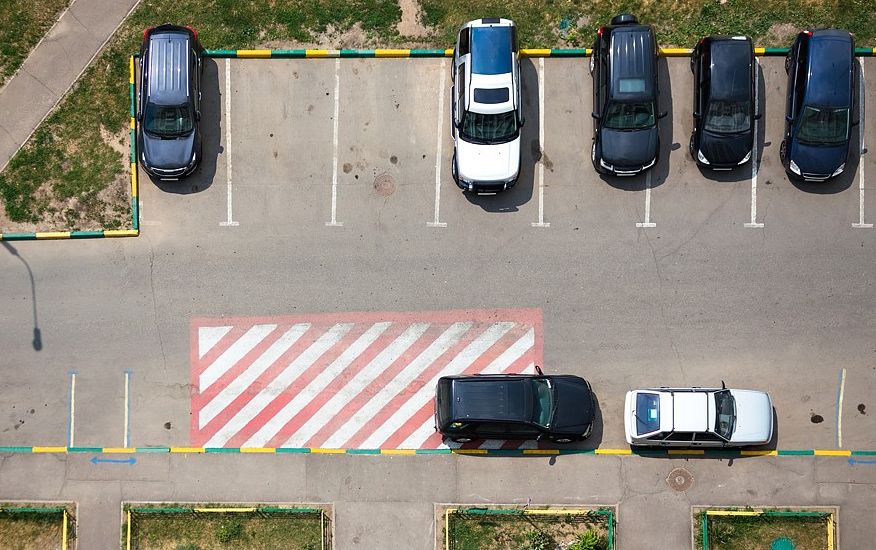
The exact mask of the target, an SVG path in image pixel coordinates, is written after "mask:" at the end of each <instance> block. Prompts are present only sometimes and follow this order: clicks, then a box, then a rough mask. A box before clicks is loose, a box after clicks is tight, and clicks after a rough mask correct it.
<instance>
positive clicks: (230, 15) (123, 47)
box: [0, 0, 876, 231]
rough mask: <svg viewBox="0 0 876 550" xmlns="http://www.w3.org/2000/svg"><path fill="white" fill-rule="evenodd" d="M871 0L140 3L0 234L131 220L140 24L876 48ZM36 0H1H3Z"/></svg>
mask: <svg viewBox="0 0 876 550" xmlns="http://www.w3.org/2000/svg"><path fill="white" fill-rule="evenodd" d="M32 1H33V0H29V2H32ZM872 1H873V0H839V1H835V2H824V1H819V2H815V1H811V0H802V1H795V2H791V1H790V0H775V1H771V0H760V1H757V0H727V1H726V2H725V3H724V4H721V3H720V0H709V1H706V0H699V1H691V0H682V1H677V2H657V1H656V0H652V1H606V0H594V1H586V2H585V1H583V0H544V1H534V0H502V1H501V2H499V1H497V0H484V1H482V2H478V3H476V4H472V3H471V2H469V1H467V0H465V1H464V0H422V15H423V23H424V24H425V25H427V26H428V28H429V29H430V31H429V34H428V35H427V36H426V37H424V38H418V39H416V41H415V42H409V41H407V40H406V39H405V38H404V37H401V36H399V35H398V33H397V31H396V24H397V23H398V22H399V20H400V19H401V10H400V8H399V5H398V4H397V3H396V2H395V1H392V0H315V1H308V2H305V1H303V0H271V1H267V0H265V1H262V0H247V1H243V0H197V1H196V0H143V1H142V2H141V3H140V5H139V6H138V7H137V9H136V10H135V11H134V13H133V14H132V15H131V17H130V18H129V19H128V20H127V21H126V22H125V23H124V24H123V25H122V26H121V28H120V29H119V31H118V32H117V33H116V35H115V37H114V38H113V39H112V40H111V42H110V43H109V45H108V47H107V49H106V50H105V51H104V52H103V53H102V54H101V55H100V56H99V57H98V59H97V60H96V61H95V62H94V63H92V65H91V67H90V68H89V69H88V70H87V71H86V72H85V74H84V75H83V77H82V78H81V79H80V81H79V82H78V84H77V85H76V86H75V87H74V90H73V91H72V92H71V93H70V94H69V96H68V97H67V98H66V99H65V100H64V101H63V102H62V103H61V106H60V107H59V109H58V110H57V111H55V112H54V113H53V114H52V115H51V116H50V117H49V118H48V119H47V120H46V121H45V122H44V123H43V124H42V125H41V126H40V128H39V129H38V130H37V132H36V133H35V134H34V136H33V138H32V139H31V140H30V141H29V142H28V144H27V145H26V146H25V147H24V148H23V149H22V150H21V151H19V153H18V154H17V155H16V156H15V157H14V158H13V159H12V161H11V162H10V164H9V166H8V167H7V168H6V170H5V171H4V172H3V173H0V203H2V204H3V210H4V211H3V212H0V231H32V230H35V229H39V230H43V231H51V230H64V229H70V230H92V229H118V228H129V227H130V223H131V221H130V220H131V206H130V191H129V185H128V174H127V154H126V152H127V149H128V143H127V141H128V137H127V136H128V134H127V128H128V116H129V115H128V105H129V103H128V102H129V100H128V56H129V54H130V53H131V52H134V51H135V50H136V49H137V48H138V47H139V43H140V39H141V33H142V29H143V28H145V27H148V26H152V25H155V24H158V23H161V22H166V21H173V22H176V23H179V24H184V25H193V26H194V27H196V28H197V29H198V31H199V34H200V37H201V40H202V43H203V44H204V46H205V47H207V48H216V49H219V48H223V49H237V48H252V47H259V46H266V45H267V46H274V47H294V46H295V45H299V44H309V45H319V46H322V47H332V46H335V47H337V46H338V45H339V44H341V43H343V45H344V47H375V46H381V45H383V46H390V47H392V46H402V45H406V44H415V45H417V46H424V47H428V46H434V47H449V46H452V43H453V37H454V33H455V31H456V29H457V28H458V27H459V25H460V24H461V23H463V22H464V21H466V20H469V19H472V18H475V17H481V16H489V15H501V16H506V17H511V18H513V19H515V20H516V21H517V23H518V25H519V27H520V42H521V45H522V46H524V47H584V46H589V45H590V44H591V42H592V39H593V36H594V34H595V32H596V29H597V28H598V27H599V25H601V24H604V23H606V22H607V21H608V20H609V19H610V18H611V16H612V15H614V14H616V13H617V12H620V11H630V12H633V13H635V14H637V15H638V16H639V17H640V19H641V20H642V21H646V22H650V23H653V24H654V26H655V28H656V29H657V33H658V40H659V42H660V44H661V45H664V46H690V45H692V44H693V43H694V42H695V40H696V39H697V38H698V37H700V36H702V35H705V34H711V33H733V34H749V35H751V36H753V37H754V38H755V41H756V43H757V45H759V46H787V45H788V44H789V43H790V40H791V39H792V37H793V35H794V33H795V31H796V30H797V29H799V28H801V27H804V26H823V25H828V24H833V25H835V26H840V27H845V28H847V29H849V30H851V31H853V32H855V34H856V37H857V41H858V45H859V46H874V45H876V10H873V4H872ZM27 3H28V2H24V3H22V2H18V0H0V6H2V5H5V4H12V5H17V4H27ZM0 21H2V20H0ZM5 27H6V25H4V28H5ZM351 29H352V31H351ZM261 62H262V61H254V63H261ZM375 62H376V63H379V61H375ZM143 184H145V185H150V183H149V181H148V180H145V181H144V182H143Z"/></svg>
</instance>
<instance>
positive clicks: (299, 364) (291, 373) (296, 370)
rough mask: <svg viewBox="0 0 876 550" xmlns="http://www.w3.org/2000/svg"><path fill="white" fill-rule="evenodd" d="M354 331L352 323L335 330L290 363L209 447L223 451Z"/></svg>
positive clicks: (220, 432)
mask: <svg viewBox="0 0 876 550" xmlns="http://www.w3.org/2000/svg"><path fill="white" fill-rule="evenodd" d="M352 328H353V324H352V323H345V324H340V325H335V326H333V327H332V328H331V329H330V330H329V331H328V332H326V333H325V334H323V335H322V336H320V337H319V338H317V339H316V341H315V342H314V343H312V344H311V345H310V347H308V348H307V349H306V350H304V352H302V353H301V355H299V356H298V357H296V358H295V360H294V361H292V362H291V363H289V366H288V367H286V368H285V369H283V372H281V373H280V374H279V375H277V377H276V378H274V379H273V380H272V381H271V383H270V384H268V385H267V386H265V387H264V388H262V390H261V391H260V392H259V393H258V395H256V396H255V397H253V398H252V400H251V401H250V402H249V403H247V404H246V405H244V407H243V408H242V409H240V412H238V413H237V414H236V415H234V418H232V419H231V420H229V421H228V423H227V424H225V425H224V426H222V428H221V429H220V430H218V431H217V432H216V433H215V434H214V435H213V437H211V438H210V441H208V442H207V443H206V444H205V445H204V446H205V447H222V446H224V445H225V444H226V443H227V442H228V440H229V439H231V438H232V437H233V436H234V434H236V433H237V432H239V431H240V430H241V428H243V427H244V426H246V425H247V423H249V421H250V420H252V419H253V418H255V417H256V415H257V414H258V413H260V412H261V411H262V410H263V409H264V408H265V407H267V406H268V405H269V404H270V403H271V401H273V400H274V398H276V397H277V396H278V395H280V394H281V393H283V392H284V391H285V390H286V388H288V387H289V385H290V384H292V382H294V381H295V380H296V379H297V378H298V377H299V376H300V375H301V373H303V372H304V371H305V370H306V369H307V367H309V366H310V365H312V364H313V362H314V361H316V360H317V359H319V358H320V357H322V354H324V353H325V352H326V351H328V350H329V349H331V347H332V346H334V345H335V344H337V343H338V342H339V341H340V340H341V338H343V337H344V336H345V335H346V334H347V333H348V332H350V330H351V329H352Z"/></svg>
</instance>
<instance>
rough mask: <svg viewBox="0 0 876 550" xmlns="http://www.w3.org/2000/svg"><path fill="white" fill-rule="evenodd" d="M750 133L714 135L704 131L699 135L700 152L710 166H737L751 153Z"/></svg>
mask: <svg viewBox="0 0 876 550" xmlns="http://www.w3.org/2000/svg"><path fill="white" fill-rule="evenodd" d="M752 141H753V140H752V132H751V130H749V131H748V132H742V133H739V134H724V135H715V134H712V133H709V132H706V131H703V132H702V134H700V151H702V153H703V155H704V156H705V157H706V160H708V161H709V163H710V164H718V165H728V164H739V163H740V162H741V161H742V159H744V158H745V155H747V154H749V153H750V152H751V146H752Z"/></svg>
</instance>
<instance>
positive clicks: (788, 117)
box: [785, 115, 794, 122]
mask: <svg viewBox="0 0 876 550" xmlns="http://www.w3.org/2000/svg"><path fill="white" fill-rule="evenodd" d="M785 120H787V121H788V122H794V117H792V116H791V115H785Z"/></svg>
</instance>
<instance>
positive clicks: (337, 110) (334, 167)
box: [325, 57, 344, 227]
mask: <svg viewBox="0 0 876 550" xmlns="http://www.w3.org/2000/svg"><path fill="white" fill-rule="evenodd" d="M340 91H341V58H340V57H339V58H337V59H335V116H334V117H333V123H334V135H333V137H332V221H330V222H326V223H325V224H326V225H327V226H329V227H342V226H343V225H344V224H343V223H342V222H339V221H338V116H339V114H340V106H341V100H340V97H339V94H340Z"/></svg>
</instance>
